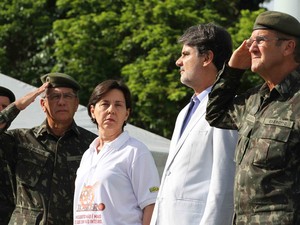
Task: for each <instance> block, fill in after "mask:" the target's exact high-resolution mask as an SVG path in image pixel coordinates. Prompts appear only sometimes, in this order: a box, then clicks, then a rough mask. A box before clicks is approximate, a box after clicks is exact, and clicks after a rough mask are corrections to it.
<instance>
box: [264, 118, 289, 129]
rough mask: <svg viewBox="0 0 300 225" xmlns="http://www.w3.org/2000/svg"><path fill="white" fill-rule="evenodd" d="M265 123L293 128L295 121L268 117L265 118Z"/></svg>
mask: <svg viewBox="0 0 300 225" xmlns="http://www.w3.org/2000/svg"><path fill="white" fill-rule="evenodd" d="M265 124H270V125H276V126H282V127H288V128H292V127H293V124H294V122H293V121H288V120H276V119H270V118H269V119H268V118H267V119H265Z"/></svg>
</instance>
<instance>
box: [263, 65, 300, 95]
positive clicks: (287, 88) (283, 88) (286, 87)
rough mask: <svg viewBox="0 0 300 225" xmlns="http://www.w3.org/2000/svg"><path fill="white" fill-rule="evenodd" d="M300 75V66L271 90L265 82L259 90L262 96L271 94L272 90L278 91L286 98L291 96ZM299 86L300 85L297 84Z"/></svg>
mask: <svg viewBox="0 0 300 225" xmlns="http://www.w3.org/2000/svg"><path fill="white" fill-rule="evenodd" d="M299 77H300V66H299V67H298V68H297V69H296V70H294V71H292V72H291V73H290V74H289V75H288V76H286V78H285V79H284V80H283V81H282V82H281V83H279V84H277V85H276V86H275V87H274V89H273V90H272V91H271V92H270V91H269V88H268V85H267V84H266V83H264V84H263V85H262V86H261V88H260V90H259V92H260V94H261V96H266V95H270V94H271V93H272V92H277V93H278V94H279V95H280V96H281V97H282V98H284V99H286V98H288V97H289V96H290V93H291V92H292V91H293V88H294V87H295V85H297V84H298V83H299V81H300V80H299ZM297 86H298V85H297Z"/></svg>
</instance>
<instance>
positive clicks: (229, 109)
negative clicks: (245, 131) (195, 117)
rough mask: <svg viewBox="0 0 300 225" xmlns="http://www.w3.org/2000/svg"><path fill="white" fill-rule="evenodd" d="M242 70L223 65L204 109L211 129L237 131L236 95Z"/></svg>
mask: <svg viewBox="0 0 300 225" xmlns="http://www.w3.org/2000/svg"><path fill="white" fill-rule="evenodd" d="M243 73H244V70H240V69H234V68H230V67H229V66H227V65H225V66H224V67H223V69H222V70H221V71H220V72H219V74H218V77H217V80H216V82H215V83H214V85H213V88H212V91H211V93H210V94H209V101H208V104H207V109H206V120H207V121H208V123H209V124H210V125H211V126H213V127H218V128H223V129H234V130H236V129H237V127H238V126H237V124H236V122H235V121H237V120H236V119H235V118H236V116H237V112H236V105H235V103H236V101H237V99H236V94H237V90H238V88H239V87H240V84H241V78H242V75H243Z"/></svg>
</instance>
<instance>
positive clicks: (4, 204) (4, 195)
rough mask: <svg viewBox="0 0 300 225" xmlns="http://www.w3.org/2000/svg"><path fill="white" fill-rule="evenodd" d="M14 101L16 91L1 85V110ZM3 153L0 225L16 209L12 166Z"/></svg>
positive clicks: (0, 163) (1, 163)
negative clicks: (11, 176)
mask: <svg viewBox="0 0 300 225" xmlns="http://www.w3.org/2000/svg"><path fill="white" fill-rule="evenodd" d="M14 101H15V95H14V93H13V92H12V91H11V90H9V89H7V88H5V87H2V86H0V111H2V110H3V109H5V108H6V107H7V106H8V105H9V104H10V103H12V102H14ZM3 154H4V152H3V151H1V149H0V171H1V175H0V225H7V223H8V221H9V219H10V215H11V213H12V211H13V209H14V196H13V189H12V184H11V182H10V177H9V171H10V168H9V166H8V164H7V163H6V161H5V158H4V156H3Z"/></svg>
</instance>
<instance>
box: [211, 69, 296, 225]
mask: <svg viewBox="0 0 300 225" xmlns="http://www.w3.org/2000/svg"><path fill="white" fill-rule="evenodd" d="M243 72H244V71H243V70H238V69H233V68H229V67H227V66H225V68H224V69H223V71H221V73H220V74H219V76H218V79H217V82H216V83H215V85H214V87H213V90H212V92H211V94H210V100H209V104H208V107H207V116H206V119H207V120H208V122H209V123H210V124H211V125H212V126H216V127H219V128H226V129H237V130H238V131H239V140H238V144H237V148H236V153H235V161H236V165H237V170H236V180H235V213H236V224H238V225H244V224H245V225H246V224H247V225H248V224H250V225H254V224H259V225H267V224H270V225H271V224H272V225H279V224H280V225H286V224H289V225H290V224H293V225H299V224H300V68H298V69H297V70H295V71H293V72H292V73H291V74H289V75H288V76H287V77H286V78H285V79H284V80H283V81H282V82H281V83H280V84H278V85H276V86H275V88H274V89H273V90H272V91H270V90H269V88H268V86H267V85H266V84H263V85H262V86H260V87H256V88H253V89H251V90H249V91H247V92H246V93H245V94H243V95H237V96H236V93H237V89H238V88H239V86H240V79H241V77H242V73H243Z"/></svg>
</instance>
